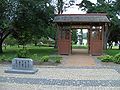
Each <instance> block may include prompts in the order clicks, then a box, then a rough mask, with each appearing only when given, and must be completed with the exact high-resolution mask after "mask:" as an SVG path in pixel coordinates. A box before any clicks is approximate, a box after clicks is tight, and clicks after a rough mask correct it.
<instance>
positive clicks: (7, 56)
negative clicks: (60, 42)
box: [0, 45, 59, 62]
mask: <svg viewBox="0 0 120 90" xmlns="http://www.w3.org/2000/svg"><path fill="white" fill-rule="evenodd" d="M20 49H22V47H20V48H18V47H17V46H12V47H10V46H7V49H6V50H5V49H3V50H4V53H3V54H0V61H1V62H3V61H11V60H12V59H13V58H16V57H17V53H18V51H19V50H20ZM27 49H28V50H29V58H31V59H33V60H35V61H39V62H42V60H41V58H42V57H43V56H50V55H55V54H56V52H57V50H56V49H54V48H53V47H39V46H33V45H28V46H27ZM55 58H56V59H54V60H55V62H56V60H57V58H59V56H57V55H56V56H55Z"/></svg>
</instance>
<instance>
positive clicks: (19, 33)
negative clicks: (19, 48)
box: [13, 0, 54, 45]
mask: <svg viewBox="0 0 120 90" xmlns="http://www.w3.org/2000/svg"><path fill="white" fill-rule="evenodd" d="M48 1H49V0H44V1H43V0H36V1H35V0H19V1H18V7H17V11H16V13H17V17H16V18H15V19H14V26H15V27H16V31H15V32H14V34H13V35H14V37H15V38H16V39H18V41H19V43H22V44H24V45H25V44H27V42H30V41H32V39H33V40H34V42H35V43H36V42H37V40H38V39H40V38H41V37H44V36H46V33H47V31H46V29H47V27H48V26H49V25H51V20H52V18H53V16H54V15H53V14H54V7H53V6H52V5H50V2H48ZM21 41H22V42H21Z"/></svg>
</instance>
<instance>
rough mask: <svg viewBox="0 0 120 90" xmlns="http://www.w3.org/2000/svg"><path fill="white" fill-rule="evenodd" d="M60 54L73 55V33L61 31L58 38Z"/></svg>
mask: <svg viewBox="0 0 120 90" xmlns="http://www.w3.org/2000/svg"><path fill="white" fill-rule="evenodd" d="M58 52H59V54H70V53H71V32H70V30H61V32H60V33H59V37H58Z"/></svg>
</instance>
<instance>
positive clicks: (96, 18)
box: [54, 14, 110, 22]
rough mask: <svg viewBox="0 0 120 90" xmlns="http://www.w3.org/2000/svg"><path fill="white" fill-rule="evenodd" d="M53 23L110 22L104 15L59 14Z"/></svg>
mask: <svg viewBox="0 0 120 90" xmlns="http://www.w3.org/2000/svg"><path fill="white" fill-rule="evenodd" d="M54 22H110V21H109V19H108V18H107V16H106V15H105V14H61V15H56V16H55V18H54Z"/></svg>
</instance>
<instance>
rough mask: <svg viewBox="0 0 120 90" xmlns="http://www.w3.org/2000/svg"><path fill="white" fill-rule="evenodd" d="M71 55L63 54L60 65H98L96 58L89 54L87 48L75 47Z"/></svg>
mask: <svg viewBox="0 0 120 90" xmlns="http://www.w3.org/2000/svg"><path fill="white" fill-rule="evenodd" d="M72 51H73V53H72V54H71V55H68V56H65V55H63V56H62V57H63V61H62V64H61V65H60V66H63V67H82V66H96V63H95V60H94V59H93V57H92V56H90V55H89V54H88V51H87V49H73V50H72Z"/></svg>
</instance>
